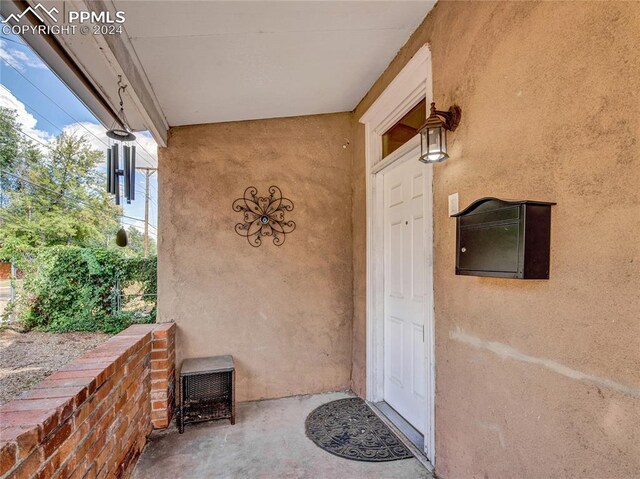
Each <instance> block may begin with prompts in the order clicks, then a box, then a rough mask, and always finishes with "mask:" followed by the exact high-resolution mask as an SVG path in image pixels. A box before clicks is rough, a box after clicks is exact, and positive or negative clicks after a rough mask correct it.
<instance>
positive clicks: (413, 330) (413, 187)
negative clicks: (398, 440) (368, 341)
mask: <svg viewBox="0 0 640 479" xmlns="http://www.w3.org/2000/svg"><path fill="white" fill-rule="evenodd" d="M398 162H402V159H400V160H398ZM425 168H427V166H425V165H424V164H422V163H420V162H419V161H417V159H416V158H410V159H407V160H406V161H404V162H402V163H400V164H398V165H397V166H394V167H391V169H390V170H389V171H385V172H384V181H383V184H384V212H383V217H384V273H385V274H384V400H385V401H386V402H387V403H388V404H389V405H390V406H391V407H392V408H394V409H395V410H396V411H397V412H398V413H399V414H400V415H401V416H403V417H404V418H405V419H406V420H407V421H408V422H409V423H411V424H412V425H413V426H414V427H415V428H416V429H417V430H418V431H420V432H421V433H423V434H424V432H425V426H426V391H427V387H426V385H427V380H428V377H427V370H426V367H425V330H424V328H425V322H426V321H425V320H426V314H427V312H428V310H429V309H428V308H431V304H430V299H429V298H431V294H430V292H429V291H428V289H427V288H428V287H429V284H430V283H429V282H428V281H427V278H428V274H427V273H428V268H429V267H430V265H431V251H427V248H426V244H427V242H426V241H425V231H426V229H425V228H426V226H427V225H426V224H425V207H426V203H425V202H426V201H431V185H430V184H428V183H427V181H426V177H425V170H424V169H425Z"/></svg>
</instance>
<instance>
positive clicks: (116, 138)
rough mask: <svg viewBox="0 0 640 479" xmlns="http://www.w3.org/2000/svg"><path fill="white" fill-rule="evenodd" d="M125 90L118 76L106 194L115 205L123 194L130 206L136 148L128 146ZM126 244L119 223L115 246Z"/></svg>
mask: <svg viewBox="0 0 640 479" xmlns="http://www.w3.org/2000/svg"><path fill="white" fill-rule="evenodd" d="M126 88H127V85H123V84H122V76H120V75H118V98H120V111H119V113H118V118H117V119H116V120H115V121H114V122H113V124H112V125H111V128H110V129H109V130H108V131H107V136H108V137H109V138H110V141H109V147H108V148H107V192H109V193H110V194H112V195H115V201H116V205H120V204H121V203H122V194H123V193H124V199H125V200H126V201H127V204H131V202H132V201H133V200H135V197H136V147H135V146H134V145H131V144H130V143H132V142H133V141H135V139H136V136H135V135H134V134H133V133H131V128H130V127H129V122H128V121H127V117H126V115H125V114H124V102H123V100H122V94H123V93H124V91H125V89H126ZM121 160H122V161H121ZM120 177H123V178H124V188H121V187H120ZM122 190H124V191H122ZM127 242H128V241H127V233H126V231H125V230H124V228H123V227H122V223H120V229H119V230H118V233H117V234H116V244H117V245H118V246H122V247H124V246H127Z"/></svg>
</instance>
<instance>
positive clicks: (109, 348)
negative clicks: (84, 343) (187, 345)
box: [0, 323, 175, 479]
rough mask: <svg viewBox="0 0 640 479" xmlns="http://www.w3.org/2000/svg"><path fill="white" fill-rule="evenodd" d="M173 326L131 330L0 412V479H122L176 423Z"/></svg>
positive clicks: (157, 325) (170, 324) (137, 326)
mask: <svg viewBox="0 0 640 479" xmlns="http://www.w3.org/2000/svg"><path fill="white" fill-rule="evenodd" d="M174 341H175V324H173V323H167V324H149V325H135V326H131V327H130V328H128V329H127V330H125V331H123V332H122V333H120V334H118V335H116V336H114V337H113V338H111V339H110V340H109V341H107V342H106V343H104V344H102V345H100V346H98V347H97V348H95V349H94V350H92V351H90V352H88V353H87V354H85V355H83V356H81V357H80V358H78V359H76V360H75V361H73V362H71V363H69V364H67V365H66V366H65V367H64V368H62V369H60V370H59V371H58V372H56V373H54V374H52V375H51V376H49V377H48V378H46V379H45V380H43V381H42V382H40V383H39V384H37V385H36V386H34V388H33V389H31V390H30V391H27V392H26V393H24V394H23V395H22V396H20V398H18V399H16V400H13V401H11V402H9V403H7V404H4V405H3V406H0V477H2V479H5V478H12V479H13V478H16V479H23V478H24V479H27V478H29V479H30V478H54V479H58V478H61V479H62V478H76V477H77V478H84V477H92V478H124V477H128V476H129V475H130V473H131V471H132V470H133V465H134V464H135V462H136V460H137V458H138V456H139V454H140V452H141V451H142V448H143V446H144V444H145V442H146V439H147V436H148V435H149V433H150V432H151V429H152V428H153V427H156V428H161V427H166V426H167V425H168V424H169V422H170V421H171V413H172V409H173V407H172V406H173V398H174V390H175V379H174V372H175V346H174Z"/></svg>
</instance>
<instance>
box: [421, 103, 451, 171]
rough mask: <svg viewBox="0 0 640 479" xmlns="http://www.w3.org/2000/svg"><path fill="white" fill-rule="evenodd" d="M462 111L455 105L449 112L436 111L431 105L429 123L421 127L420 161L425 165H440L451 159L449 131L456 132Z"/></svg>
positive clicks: (434, 105)
mask: <svg viewBox="0 0 640 479" xmlns="http://www.w3.org/2000/svg"><path fill="white" fill-rule="evenodd" d="M461 115H462V110H461V109H460V107H459V106H458V105H453V106H452V107H451V108H449V111H439V110H436V104H435V103H431V113H430V115H429V118H427V121H426V122H425V123H424V125H422V126H421V127H420V130H418V133H420V153H421V154H420V161H422V162H423V163H439V162H441V161H444V160H446V159H447V158H449V155H448V154H447V130H449V131H454V130H455V129H456V128H457V126H458V123H460V116H461Z"/></svg>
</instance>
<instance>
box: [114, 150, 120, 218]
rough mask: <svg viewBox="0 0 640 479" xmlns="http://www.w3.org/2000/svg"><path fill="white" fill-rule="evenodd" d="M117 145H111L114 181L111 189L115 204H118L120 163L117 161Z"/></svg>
mask: <svg viewBox="0 0 640 479" xmlns="http://www.w3.org/2000/svg"><path fill="white" fill-rule="evenodd" d="M118 153H119V151H118V145H113V171H114V181H113V189H114V193H115V195H116V205H118V206H119V205H120V174H119V173H120V172H119V170H120V164H119V161H118Z"/></svg>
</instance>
